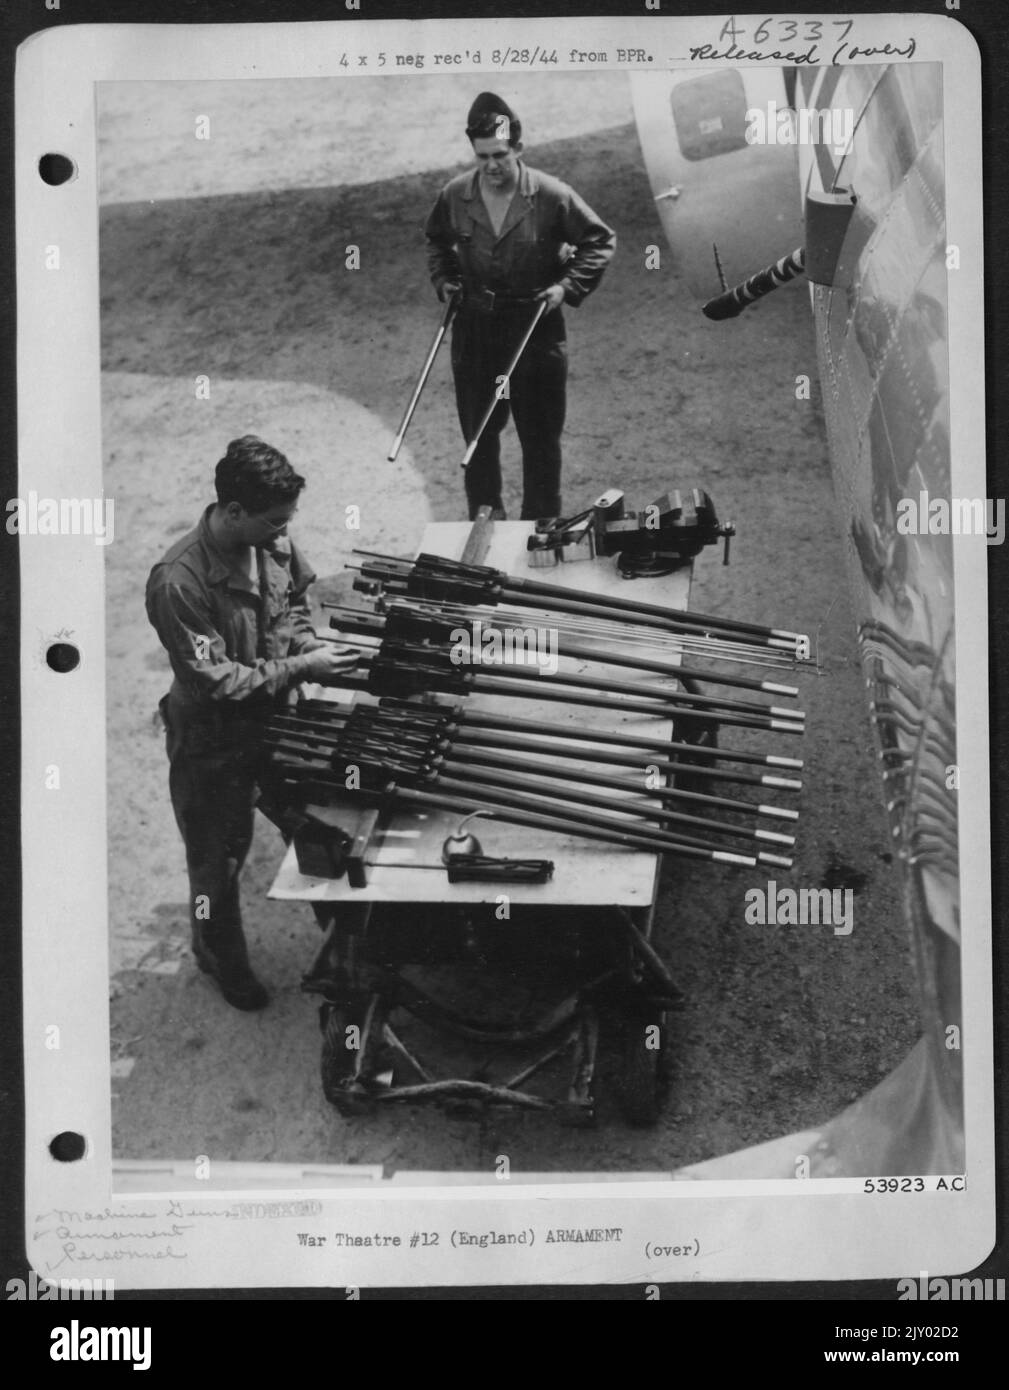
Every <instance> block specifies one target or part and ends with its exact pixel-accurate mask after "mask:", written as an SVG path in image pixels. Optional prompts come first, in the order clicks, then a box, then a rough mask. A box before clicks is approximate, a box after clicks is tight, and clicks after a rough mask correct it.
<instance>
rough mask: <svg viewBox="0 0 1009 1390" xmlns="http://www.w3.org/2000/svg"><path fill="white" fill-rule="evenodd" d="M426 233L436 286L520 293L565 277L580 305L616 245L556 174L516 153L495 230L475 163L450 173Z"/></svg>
mask: <svg viewBox="0 0 1009 1390" xmlns="http://www.w3.org/2000/svg"><path fill="white" fill-rule="evenodd" d="M424 234H425V236H426V237H427V241H428V265H429V268H430V271H431V279H432V281H433V283H434V286H435V288H436V289H437V290H438V292H439V294H440V293H441V290H442V286H443V285H444V284H445V283H446V282H450V281H454V282H455V283H457V284H459V283H461V284H462V285H463V287H464V289H465V290H466V291H468V292H469V293H470V294H474V293H475V292H477V291H480V290H490V291H492V292H493V293H494V294H496V295H502V296H505V297H512V298H526V297H532V296H533V295H535V294H538V293H539V291H540V290H545V289H546V288H547V287H548V286H549V285H563V287H564V301H565V303H567V304H571V305H578V304H580V303H581V302H582V300H583V299H584V298H585V296H586V295H588V294H590V293H591V292H592V290H594V289H595V287H596V285H597V284H598V283H599V281H600V279H601V278H602V275H603V272H604V271H605V269H606V267H607V265H608V264H609V261H610V259H611V257H612V255H613V252H614V249H615V248H616V244H617V238H616V233H615V232H614V231H613V230H612V228H610V227H608V226H607V225H606V223H605V222H603V221H602V219H601V218H599V217H598V216H597V215H596V214H595V213H594V212H593V211H592V209H591V208H590V207H589V205H588V203H586V202H585V200H584V198H581V197H579V195H578V194H577V193H576V192H575V191H574V189H573V188H570V187H569V186H568V185H567V184H566V183H562V182H561V180H560V179H555V178H553V177H552V176H551V175H550V174H543V173H541V172H540V171H539V170H538V169H530V168H529V167H528V166H527V165H526V164H524V163H522V161H521V160H519V177H518V187H517V188H516V190H515V195H514V197H513V198H512V201H511V205H510V207H509V208H508V212H507V214H506V216H505V219H504V222H503V223H502V226H501V230H500V232H495V231H494V228H493V226H492V224H491V220H490V215H489V214H488V212H487V208H486V207H485V205H484V201H483V198H482V197H481V194H480V171H479V169H474V170H471V171H470V172H469V173H465V174H459V175H458V176H457V177H456V178H454V179H451V180H450V181H449V182H448V183H447V184H446V185H445V187H444V188H443V189H442V191H441V193H440V194H439V195H438V201H437V202H436V203H435V205H434V208H433V210H432V212H431V215H430V217H429V218H428V219H427V225H426V226H425V229H424Z"/></svg>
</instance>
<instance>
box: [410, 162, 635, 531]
mask: <svg viewBox="0 0 1009 1390" xmlns="http://www.w3.org/2000/svg"><path fill="white" fill-rule="evenodd" d="M425 235H426V237H427V240H428V264H429V267H430V271H431V279H432V281H433V283H434V285H435V288H436V289H437V290H438V291H439V293H440V292H441V289H442V286H443V285H444V284H445V283H446V282H453V281H454V282H455V283H461V284H462V286H463V291H464V298H463V302H462V305H461V307H460V310H459V312H458V314H457V315H456V318H455V322H454V325H453V329H452V374H453V376H454V378H455V393H456V405H457V407H458V411H459V423H460V424H461V425H462V432H463V435H464V437H465V439H466V442H467V444H468V443H469V442H470V440H471V439H472V438H473V436H474V435H475V434H476V431H477V427H478V425H479V423H480V420H481V419H482V417H483V414H484V411H485V410H486V409H487V406H488V405H489V404H490V402H491V400H492V399H493V398H494V393H495V391H496V390H497V389H498V385H499V383H498V377H499V376H502V375H503V374H504V373H505V371H506V370H507V367H508V363H509V361H510V359H511V357H512V354H513V353H514V351H515V349H516V348H517V347H518V345H519V343H520V342H521V340H522V336H523V334H524V332H525V330H526V329H527V328H528V326H529V323H530V320H531V318H532V315H533V313H534V312H535V304H534V297H535V295H536V294H538V293H539V291H540V290H545V289H547V288H548V286H550V285H555V284H559V285H563V287H564V302H565V303H566V304H571V305H573V306H577V305H579V304H581V302H582V300H583V299H584V298H585V297H586V295H588V294H590V293H591V292H592V290H593V289H595V287H596V285H597V284H598V283H599V281H600V279H601V278H602V275H603V272H604V270H605V269H606V266H607V264H608V263H609V261H610V258H611V257H612V255H613V251H614V248H615V247H616V235H615V233H614V232H613V231H612V230H611V229H610V228H609V227H607V226H606V224H605V223H604V222H603V221H601V220H600V218H599V217H597V216H596V214H595V213H594V212H593V211H592V209H591V208H590V207H589V205H588V204H587V203H586V202H585V200H584V199H583V198H580V197H579V196H578V194H577V193H576V192H575V191H574V189H573V188H569V187H568V185H567V184H566V183H562V182H561V181H560V179H555V178H552V177H551V176H550V175H549V174H543V173H541V172H540V171H539V170H538V169H530V168H529V167H528V166H527V165H525V164H524V163H522V161H521V160H520V161H519V181H518V188H517V189H516V191H515V196H514V198H513V199H512V203H511V206H510V207H509V209H508V212H507V215H506V217H505V220H504V223H503V224H502V227H501V231H500V233H497V234H496V233H495V232H494V228H493V226H492V225H491V220H490V216H489V214H488V212H487V209H486V207H485V205H484V202H483V199H482V197H481V195H480V173H479V170H473V171H472V172H470V173H466V174H460V175H458V177H456V178H454V179H452V180H450V182H449V183H447V184H446V185H445V187H444V188H443V189H442V191H441V193H440V194H439V195H438V201H437V202H436V203H435V205H434V209H433V211H432V212H431V215H430V217H429V218H428V220H427V225H426V227H425ZM567 370H568V364H567V341H566V333H565V328H564V317H563V314H562V312H561V310H560V309H559V308H558V309H554V310H553V311H551V312H549V313H546V314H544V316H543V318H542V319H541V320H540V322H539V325H538V326H537V329H536V332H535V333H534V334H533V337H532V339H531V340H530V343H529V346H528V347H527V348H526V350H525V352H524V353H523V355H522V358H521V360H520V362H519V365H518V367H517V369H516V371H515V374H514V375H513V376H512V378H511V385H510V392H509V394H510V400H509V399H505V398H502V400H501V401H500V403H499V404H498V406H497V409H496V410H495V412H494V414H493V415H492V416H491V419H490V422H489V423H488V426H487V428H486V430H485V431H484V433H483V436H482V437H481V440H480V443H479V445H478V447H477V449H476V452H475V453H474V455H473V458H472V460H471V462H470V464H469V467H468V469H467V470H466V496H467V500H468V502H469V514H470V517H471V518H472V517H474V516H475V515H476V513H477V510H478V508H479V507H481V506H484V505H488V506H490V507H492V508H494V509H495V511H497V512H498V513H499V514H503V508H502V501H501V448H500V434H501V431H502V429H504V427H505V425H506V424H507V422H508V414H509V404H510V406H511V412H512V413H513V414H514V417H515V428H516V430H517V431H518V436H519V442H520V443H521V445H522V486H523V493H522V517H523V519H531V518H536V517H541V516H559V515H560V513H561V496H560V477H561V431H562V430H563V428H564V412H565V406H566V387H567Z"/></svg>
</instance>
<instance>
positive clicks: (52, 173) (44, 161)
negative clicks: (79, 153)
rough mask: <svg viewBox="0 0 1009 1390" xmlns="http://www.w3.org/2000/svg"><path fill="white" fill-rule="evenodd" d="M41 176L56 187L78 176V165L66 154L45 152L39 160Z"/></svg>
mask: <svg viewBox="0 0 1009 1390" xmlns="http://www.w3.org/2000/svg"><path fill="white" fill-rule="evenodd" d="M39 177H40V178H41V180H42V182H43V183H48V184H51V185H52V186H53V187H54V188H56V187H58V186H59V185H60V184H61V183H69V182H70V180H71V179H75V178H76V177H77V165H76V164H75V163H74V161H73V160H72V159H69V158H68V157H67V156H66V155H65V154H44V155H43V156H42V158H41V159H40V160H39Z"/></svg>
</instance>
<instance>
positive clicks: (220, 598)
mask: <svg viewBox="0 0 1009 1390" xmlns="http://www.w3.org/2000/svg"><path fill="white" fill-rule="evenodd" d="M210 510H211V509H210V508H208V510H207V511H206V512H205V513H204V515H203V519H202V520H201V521H200V524H199V525H198V526H197V527H196V529H195V530H193V531H190V532H189V534H188V535H186V536H184V537H183V538H182V539H181V540H180V541H177V542H176V544H175V545H173V546H172V548H171V549H170V550H169V551H168V553H167V554H166V555H165V557H164V559H162V560H161V561H159V563H158V564H156V565H155V566H154V568H153V569H152V570H151V574H150V578H149V579H148V581H147V615H148V617H149V618H150V620H151V622H152V624H153V625H154V627H155V628H156V630H157V633H158V636H159V637H160V639H161V642H162V645H163V646H164V647H165V649H166V650H167V652H168V655H169V657H170V659H171V663H172V670H173V672H174V673H175V680H174V681H173V683H172V688H171V690H170V691H169V693H168V694H167V695H166V696H165V697H164V699H163V700H162V701H161V705H160V708H161V713H162V716H163V718H164V721H165V729H166V732H167V739H166V743H167V750H168V759H169V765H170V771H169V787H170V790H171V797H172V808H173V810H174V811H175V819H176V821H177V822H178V826H179V830H180V831H181V832H182V838H183V840H184V842H185V846H186V865H187V867H188V870H189V895H190V903H189V908H190V922H191V926H192V938H193V953H194V955H195V956H196V958H197V960H199V961H201V962H205V963H209V965H210V966H211V967H212V968H213V967H216V968H217V969H218V970H219V971H220V973H221V974H222V975H224V976H227V977H230V978H241V977H242V975H244V974H245V973H247V972H248V970H249V960H248V954H247V952H246V945H245V937H244V934H243V931H242V914H241V908H240V905H239V895H238V875H239V873H240V871H241V868H242V865H243V864H244V862H245V858H246V855H247V854H248V852H249V846H250V845H251V843H252V829H253V819H254V808H255V805H256V800H257V787H256V760H257V755H258V749H259V741H260V737H261V734H262V730H263V726H264V724H265V722H266V721H267V720H268V719H269V718H270V716H271V715H272V714H274V713H276V712H277V710H278V709H279V708H281V707H282V706H283V705H284V704H286V703H288V701H289V699H290V692H291V691H292V689H293V687H294V686H296V685H297V684H298V683H299V682H300V681H303V680H305V679H307V678H308V675H307V671H306V667H307V666H308V659H307V655H306V654H307V653H308V652H310V651H313V650H315V649H316V648H317V647H319V646H320V645H321V643H320V641H319V639H318V638H317V637H316V636H315V633H314V631H313V630H312V626H311V620H310V616H309V607H308V602H307V599H306V597H305V595H306V591H307V590H308V587H309V585H310V584H311V583H312V581H313V580H314V578H315V575H314V574H313V572H312V570H311V569H310V568H309V565H308V562H307V561H306V559H305V557H304V555H302V553H301V552H300V551H299V550H298V548H297V547H296V546H295V545H293V544H292V543H291V542H290V541H289V540H288V539H287V538H286V537H278V538H277V539H276V540H275V541H274V542H273V545H272V547H271V548H270V549H263V548H257V551H256V558H257V561H258V567H259V583H258V584H253V582H252V581H251V580H250V578H249V577H248V575H246V574H245V573H243V571H242V570H241V568H240V567H239V565H238V563H237V560H236V559H235V558H234V557H232V556H230V555H227V554H225V553H224V552H223V551H221V550H219V549H218V547H217V546H216V545H215V543H214V539H213V537H212V535H211V533H210V529H209V527H208V524H207V520H208V516H209V513H210ZM208 958H209V961H208Z"/></svg>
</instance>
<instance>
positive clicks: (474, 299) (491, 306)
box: [466, 286, 538, 314]
mask: <svg viewBox="0 0 1009 1390" xmlns="http://www.w3.org/2000/svg"><path fill="white" fill-rule="evenodd" d="M537 302H538V301H537V298H536V295H534V294H527V295H513V294H498V293H497V292H496V291H495V290H488V289H484V288H483V286H478V287H477V288H476V289H467V291H466V303H467V304H472V305H473V307H474V308H476V309H480V310H481V311H482V312H483V313H487V314H490V313H493V312H494V311H495V310H501V309H516V308H519V307H520V306H521V305H523V304H525V305H530V304H536V303H537Z"/></svg>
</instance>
